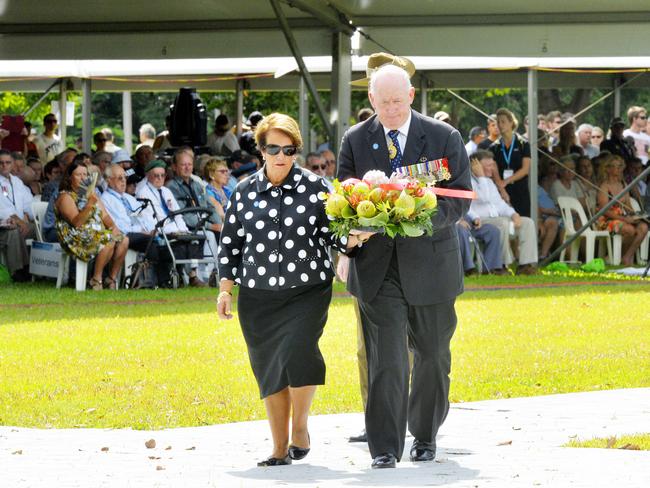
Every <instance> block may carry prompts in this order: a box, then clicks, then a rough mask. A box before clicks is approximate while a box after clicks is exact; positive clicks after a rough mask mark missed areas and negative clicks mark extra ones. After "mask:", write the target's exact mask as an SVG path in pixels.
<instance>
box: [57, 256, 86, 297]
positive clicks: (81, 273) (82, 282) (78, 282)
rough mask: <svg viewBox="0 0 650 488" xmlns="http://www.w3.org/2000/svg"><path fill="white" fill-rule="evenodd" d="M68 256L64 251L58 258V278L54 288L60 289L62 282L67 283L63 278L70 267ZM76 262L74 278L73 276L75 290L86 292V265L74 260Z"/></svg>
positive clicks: (79, 260)
mask: <svg viewBox="0 0 650 488" xmlns="http://www.w3.org/2000/svg"><path fill="white" fill-rule="evenodd" d="M70 259H71V258H70V255H69V254H68V253H66V252H65V251H62V252H61V256H60V257H59V276H57V278H56V287H57V288H61V286H62V285H63V283H64V281H66V282H67V278H65V272H66V271H67V269H68V266H69V265H70ZM75 262H76V267H77V270H76V273H75V274H76V276H75V290H77V291H86V281H88V263H85V262H83V261H82V260H81V259H75Z"/></svg>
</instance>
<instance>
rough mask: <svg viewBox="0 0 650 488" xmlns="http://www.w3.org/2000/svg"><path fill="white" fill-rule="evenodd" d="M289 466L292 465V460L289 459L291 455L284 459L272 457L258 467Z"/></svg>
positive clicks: (261, 462)
mask: <svg viewBox="0 0 650 488" xmlns="http://www.w3.org/2000/svg"><path fill="white" fill-rule="evenodd" d="M287 464H291V458H290V457H289V454H287V455H286V456H285V457H283V458H275V457H273V456H271V457H269V458H267V459H265V460H264V461H260V462H259V463H257V465H258V466H286V465H287Z"/></svg>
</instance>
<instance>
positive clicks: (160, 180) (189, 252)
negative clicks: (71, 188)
mask: <svg viewBox="0 0 650 488" xmlns="http://www.w3.org/2000/svg"><path fill="white" fill-rule="evenodd" d="M145 172H146V180H145V181H144V183H142V184H141V185H139V187H138V190H137V191H136V197H137V198H141V199H146V200H148V201H149V205H147V206H146V208H145V209H144V210H143V211H142V212H141V213H142V218H143V219H148V218H152V219H153V220H154V221H155V222H160V221H161V220H163V219H165V218H166V217H167V215H169V214H170V213H171V212H175V211H176V210H180V209H181V208H180V206H179V205H178V202H177V201H176V199H175V198H174V195H173V193H172V192H171V190H170V189H169V188H167V187H166V186H165V177H166V175H167V164H166V163H165V162H164V161H163V160H161V159H154V160H153V161H151V162H150V163H149V164H148V165H147V166H146V168H145ZM163 232H164V233H165V234H168V235H170V234H186V233H189V229H188V227H187V224H186V223H185V221H184V220H183V216H182V215H176V216H175V217H174V218H173V219H167V220H166V221H165V225H164V226H163ZM172 249H173V251H174V255H175V256H176V258H177V259H202V258H203V246H202V244H200V243H197V242H193V241H192V242H181V241H175V242H174V243H172ZM160 251H161V252H160V254H161V259H164V257H165V252H164V250H163V249H160ZM178 271H179V273H181V272H182V266H179V270H178ZM189 283H190V286H195V287H204V286H205V283H203V282H202V281H201V280H200V279H199V278H198V276H197V269H196V267H193V268H191V270H190V272H189Z"/></svg>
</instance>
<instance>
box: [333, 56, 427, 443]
mask: <svg viewBox="0 0 650 488" xmlns="http://www.w3.org/2000/svg"><path fill="white" fill-rule="evenodd" d="M389 64H392V65H395V66H398V67H400V68H402V69H404V71H406V72H407V73H408V76H409V78H413V75H414V74H415V65H414V64H413V63H412V62H411V60H410V59H408V58H402V57H399V56H397V57H396V56H393V55H392V54H388V53H374V54H371V55H370V56H368V64H367V67H366V77H365V78H361V79H359V80H353V81H351V82H350V85H352V86H359V87H361V86H362V87H365V88H367V87H368V81H369V80H370V77H371V76H372V74H373V73H374V72H375V71H376V70H378V69H379V68H381V67H382V66H385V65H389ZM362 110H364V111H365V112H364V115H363V116H361V111H359V117H358V119H359V122H365V121H366V120H368V119H369V118H370V117H372V116H373V115H374V113H375V112H374V110H373V109H371V108H365V109H362ZM325 151H327V152H325ZM321 156H322V157H323V159H325V160H326V161H327V162H328V164H327V170H328V171H330V169H332V170H334V172H333V173H332V175H331V176H332V179H334V176H335V175H336V161H335V160H334V161H332V160H333V159H335V158H336V157H335V156H334V153H332V151H330V150H329V149H327V150H323V151H321ZM349 266H350V260H349V258H348V257H347V256H346V255H345V254H341V255H339V257H338V261H337V266H336V274H337V276H338V277H339V279H340V280H341V281H343V282H346V281H347V276H348V271H349ZM354 311H355V315H356V321H357V366H358V368H359V390H360V393H361V403H362V404H363V409H364V410H365V409H366V404H367V401H368V359H367V357H366V344H365V341H364V337H363V326H362V324H361V317H360V315H359V306H358V303H357V301H356V298H355V299H354ZM412 363H413V357H412V354H410V353H409V364H412ZM348 440H349V441H350V442H368V437H367V436H366V431H365V429H364V430H363V432H361V433H360V434H358V435H352V436H350V437H349V438H348Z"/></svg>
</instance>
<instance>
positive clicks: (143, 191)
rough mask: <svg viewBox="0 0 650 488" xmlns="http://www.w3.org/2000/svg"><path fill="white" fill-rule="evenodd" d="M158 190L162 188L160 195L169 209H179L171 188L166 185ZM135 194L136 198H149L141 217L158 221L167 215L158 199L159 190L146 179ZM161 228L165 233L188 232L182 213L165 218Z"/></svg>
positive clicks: (172, 210) (173, 210) (171, 210)
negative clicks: (168, 218) (169, 218)
mask: <svg viewBox="0 0 650 488" xmlns="http://www.w3.org/2000/svg"><path fill="white" fill-rule="evenodd" d="M160 190H162V197H163V199H164V201H165V203H166V204H167V208H168V209H169V211H170V212H175V211H176V210H180V207H179V206H178V202H177V201H176V199H175V198H174V195H173V194H172V192H171V190H170V189H169V188H167V187H166V186H162V187H160ZM135 195H136V197H138V198H148V199H149V200H151V205H147V208H145V209H144V210H143V211H142V216H143V218H151V219H153V220H154V221H155V222H160V221H161V220H163V219H164V218H165V217H166V216H167V212H166V211H165V209H164V208H163V205H162V201H161V200H160V192H159V191H158V189H157V188H155V187H154V186H153V185H152V184H151V183H149V182H148V181H147V182H146V183H145V184H144V185H142V186H141V187H140V189H138V190H137V191H136V194H135ZM152 206H153V208H152ZM154 211H155V216H154ZM163 230H164V232H165V234H172V233H176V232H189V231H188V228H187V225H185V221H184V220H183V216H182V215H177V216H176V217H174V219H173V220H167V222H166V223H165V226H164V228H163Z"/></svg>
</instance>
